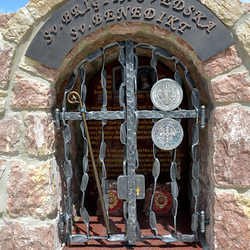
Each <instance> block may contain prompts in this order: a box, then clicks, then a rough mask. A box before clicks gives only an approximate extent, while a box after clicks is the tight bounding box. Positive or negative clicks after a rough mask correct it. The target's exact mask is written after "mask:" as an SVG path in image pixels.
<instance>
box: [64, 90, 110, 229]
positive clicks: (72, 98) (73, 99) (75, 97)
mask: <svg viewBox="0 0 250 250" xmlns="http://www.w3.org/2000/svg"><path fill="white" fill-rule="evenodd" d="M67 100H68V102H69V103H71V104H76V103H78V104H80V107H81V110H80V111H81V113H82V119H83V122H84V127H85V131H86V136H87V140H88V146H89V152H90V157H91V161H92V165H93V170H94V175H95V181H96V185H97V190H98V194H99V198H100V201H101V207H102V214H103V217H104V223H105V225H106V228H107V233H108V234H109V233H110V228H109V222H108V217H107V214H106V210H105V205H104V200H103V196H102V190H101V185H100V180H99V176H98V172H97V168H96V165H95V158H94V154H93V150H92V146H91V142H90V138H89V131H88V126H87V121H86V118H85V114H84V111H85V110H84V108H83V105H82V100H81V97H80V95H79V94H78V93H77V92H76V91H71V92H70V93H69V94H68V96H67Z"/></svg>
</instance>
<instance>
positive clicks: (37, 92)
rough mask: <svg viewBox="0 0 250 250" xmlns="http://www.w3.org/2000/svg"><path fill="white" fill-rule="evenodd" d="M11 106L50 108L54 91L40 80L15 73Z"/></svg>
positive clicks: (53, 99) (53, 98)
mask: <svg viewBox="0 0 250 250" xmlns="http://www.w3.org/2000/svg"><path fill="white" fill-rule="evenodd" d="M12 90H13V101H12V104H11V107H12V108H51V107H52V106H53V104H54V102H55V91H53V90H52V89H51V88H50V87H49V86H46V85H45V84H43V83H41V82H36V81H33V80H29V79H27V78H25V77H24V76H20V75H18V74H16V75H15V81H14V87H13V89H12Z"/></svg>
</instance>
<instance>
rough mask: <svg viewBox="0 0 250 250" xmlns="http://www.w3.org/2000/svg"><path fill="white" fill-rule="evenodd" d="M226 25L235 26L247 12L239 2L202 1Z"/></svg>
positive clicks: (224, 0)
mask: <svg viewBox="0 0 250 250" xmlns="http://www.w3.org/2000/svg"><path fill="white" fill-rule="evenodd" d="M200 2H201V3H202V4H204V5H205V6H207V7H208V8H209V9H210V10H211V11H213V12H214V13H215V15H216V16H217V17H218V18H219V19H220V20H221V21H222V22H224V23H225V24H226V25H228V26H233V25H234V24H235V23H236V22H237V20H238V19H239V18H240V17H241V16H242V15H243V14H244V13H245V12H246V11H247V9H246V8H245V7H244V6H243V5H242V4H241V3H240V1H238V0H200Z"/></svg>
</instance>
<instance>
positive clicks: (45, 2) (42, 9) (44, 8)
mask: <svg viewBox="0 0 250 250" xmlns="http://www.w3.org/2000/svg"><path fill="white" fill-rule="evenodd" d="M63 1H65V0H42V1H41V0H40V1H38V0H31V1H29V2H28V3H27V5H26V7H27V9H28V10H29V12H30V13H31V15H32V17H33V18H34V19H38V18H40V17H42V16H45V15H46V14H47V13H48V12H49V11H50V10H51V9H52V8H53V7H55V6H56V5H57V4H59V3H62V2H63Z"/></svg>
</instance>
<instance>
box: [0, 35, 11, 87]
mask: <svg viewBox="0 0 250 250" xmlns="http://www.w3.org/2000/svg"><path fill="white" fill-rule="evenodd" d="M12 56H13V48H12V47H11V46H9V45H8V44H7V43H5V42H4V41H2V36H1V34H0V65H1V67H0V88H4V87H5V86H6V85H7V83H8V80H9V76H10V66H11V60H12Z"/></svg>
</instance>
